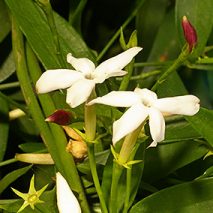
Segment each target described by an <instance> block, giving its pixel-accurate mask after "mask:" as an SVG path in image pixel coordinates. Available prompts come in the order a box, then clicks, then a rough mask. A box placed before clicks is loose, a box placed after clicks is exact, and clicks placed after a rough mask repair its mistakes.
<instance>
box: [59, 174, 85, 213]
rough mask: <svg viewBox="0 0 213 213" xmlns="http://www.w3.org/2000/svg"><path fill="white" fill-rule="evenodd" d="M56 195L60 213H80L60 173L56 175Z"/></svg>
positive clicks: (76, 202)
mask: <svg viewBox="0 0 213 213" xmlns="http://www.w3.org/2000/svg"><path fill="white" fill-rule="evenodd" d="M56 194H57V205H58V210H59V212H60V213H70V212H72V213H81V208H80V205H79V203H78V200H77V199H76V197H75V195H74V194H73V192H72V190H71V189H70V187H69V185H68V183H67V181H66V180H65V179H64V177H63V176H62V175H61V173H60V172H57V173H56Z"/></svg>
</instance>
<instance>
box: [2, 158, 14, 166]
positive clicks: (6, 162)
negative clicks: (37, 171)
mask: <svg viewBox="0 0 213 213" xmlns="http://www.w3.org/2000/svg"><path fill="white" fill-rule="evenodd" d="M17 161H18V160H17V159H15V158H12V159H9V160H5V161H2V162H0V167H1V166H6V165H8V164H11V163H15V162H17Z"/></svg>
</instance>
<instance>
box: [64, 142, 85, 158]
mask: <svg viewBox="0 0 213 213" xmlns="http://www.w3.org/2000/svg"><path fill="white" fill-rule="evenodd" d="M66 150H67V152H69V153H71V154H72V156H73V158H74V159H75V162H81V161H82V160H84V158H85V157H86V156H87V145H86V143H85V142H84V141H83V140H80V141H75V140H70V141H69V143H68V144H67V147H66Z"/></svg>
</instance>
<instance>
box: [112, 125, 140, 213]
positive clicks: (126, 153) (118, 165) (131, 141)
mask: <svg viewBox="0 0 213 213" xmlns="http://www.w3.org/2000/svg"><path fill="white" fill-rule="evenodd" d="M142 126H143V124H141V125H140V126H139V127H138V128H137V129H136V130H135V131H133V132H132V133H130V134H128V135H127V136H126V137H125V139H124V142H123V144H122V147H121V151H120V153H119V155H118V159H117V160H115V159H114V162H113V171H112V185H111V194H110V213H116V212H117V202H118V201H117V191H118V189H117V187H118V183H119V180H120V177H121V175H122V172H123V169H124V168H129V167H128V160H129V158H130V155H131V153H132V151H133V149H134V146H135V143H136V141H137V138H138V135H139V133H140V131H141V128H142ZM133 162H134V161H133Z"/></svg>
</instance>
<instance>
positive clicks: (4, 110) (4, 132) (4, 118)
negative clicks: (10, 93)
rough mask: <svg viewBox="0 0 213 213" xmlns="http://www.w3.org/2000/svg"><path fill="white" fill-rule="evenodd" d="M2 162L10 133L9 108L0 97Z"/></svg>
mask: <svg viewBox="0 0 213 213" xmlns="http://www.w3.org/2000/svg"><path fill="white" fill-rule="evenodd" d="M0 103H1V107H0V117H1V119H0V135H1V137H0V162H1V161H2V160H3V158H4V154H5V151H6V148H7V141H8V133H9V118H8V112H9V106H8V103H7V101H6V100H5V99H3V98H1V97H0Z"/></svg>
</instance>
